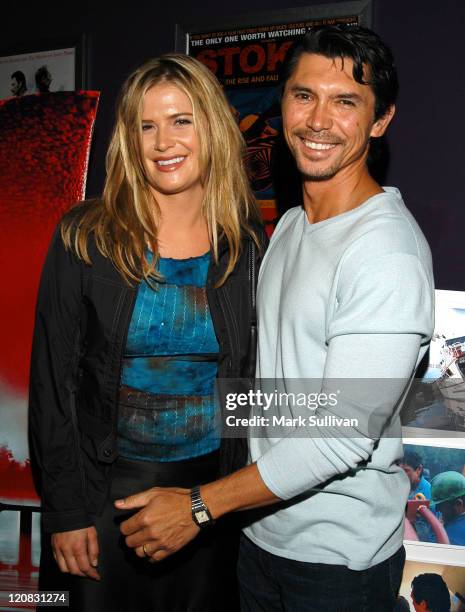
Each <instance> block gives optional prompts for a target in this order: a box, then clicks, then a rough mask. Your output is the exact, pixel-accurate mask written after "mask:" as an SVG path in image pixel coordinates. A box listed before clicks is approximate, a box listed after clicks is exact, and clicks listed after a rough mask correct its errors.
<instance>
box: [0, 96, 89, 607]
mask: <svg viewBox="0 0 465 612" xmlns="http://www.w3.org/2000/svg"><path fill="white" fill-rule="evenodd" d="M98 98H99V94H98V92H92V91H87V92H86V91H80V92H66V93H65V92H53V93H45V94H40V95H35V94H34V95H25V96H21V97H16V98H9V99H8V100H1V101H0V141H1V143H2V146H1V147H0V229H1V231H2V240H1V241H0V262H1V266H2V275H3V282H2V287H1V291H0V332H1V338H2V341H3V346H2V351H1V353H0V355H1V357H0V424H1V425H0V608H2V605H5V602H4V601H3V600H2V597H4V596H5V595H6V592H11V591H18V590H22V591H24V590H26V591H27V590H30V589H34V588H36V586H37V584H36V582H37V573H36V571H37V565H38V562H39V554H40V543H39V515H38V512H32V513H31V512H30V510H26V509H21V508H24V507H29V509H30V508H31V507H35V506H38V505H39V500H38V498H37V493H36V491H35V488H34V483H33V478H32V473H31V467H30V459H29V457H30V455H29V448H28V438H27V404H28V378H29V359H30V350H31V340H32V330H33V324H34V310H35V302H36V294H37V288H38V284H39V278H40V273H41V268H42V264H43V261H44V258H45V254H46V252H47V249H48V244H49V241H50V237H51V235H52V232H53V230H54V228H55V226H56V224H57V222H58V221H59V219H60V218H61V216H62V215H63V213H64V212H65V211H66V210H68V208H69V207H70V206H71V205H72V204H73V203H74V202H76V201H78V200H80V199H82V198H83V197H84V193H85V182H86V175H87V164H88V159H89V150H90V143H91V138H92V130H93V125H94V121H95V117H96V112H97V103H98ZM20 509H21V511H19V510H20ZM8 609H10V608H8Z"/></svg>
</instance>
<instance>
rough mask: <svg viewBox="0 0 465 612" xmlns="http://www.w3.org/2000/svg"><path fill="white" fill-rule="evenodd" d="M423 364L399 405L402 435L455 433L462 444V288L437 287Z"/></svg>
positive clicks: (464, 413) (464, 402)
mask: <svg viewBox="0 0 465 612" xmlns="http://www.w3.org/2000/svg"><path fill="white" fill-rule="evenodd" d="M422 366H423V367H422V368H421V370H420V371H419V373H420V375H421V378H420V379H418V380H416V381H415V385H414V386H413V387H412V390H411V392H410V394H409V397H408V398H407V400H406V402H405V404H404V407H403V409H402V413H401V420H402V425H403V426H404V435H406V436H411V437H413V436H415V435H418V436H422V437H423V436H428V435H431V436H433V437H435V436H438V435H441V437H444V436H446V437H451V436H452V437H457V436H458V437H461V438H462V440H463V441H464V444H465V292H463V291H442V290H436V309H435V329H434V333H433V337H432V339H431V344H430V348H429V352H428V355H427V358H426V361H425V363H424V364H422ZM415 430H416V431H415ZM438 430H440V431H441V434H439V433H438Z"/></svg>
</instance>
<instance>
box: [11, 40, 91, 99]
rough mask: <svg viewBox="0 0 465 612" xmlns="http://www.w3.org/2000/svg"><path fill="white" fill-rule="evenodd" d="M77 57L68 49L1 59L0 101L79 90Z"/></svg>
mask: <svg viewBox="0 0 465 612" xmlns="http://www.w3.org/2000/svg"><path fill="white" fill-rule="evenodd" d="M78 54H79V49H78V47H76V46H69V47H65V48H60V49H50V50H44V51H37V50H31V51H30V52H27V53H15V54H12V55H3V56H0V100H3V99H5V98H12V97H13V98H14V97H22V96H27V95H31V94H42V93H48V92H53V91H74V90H75V89H78V88H80V87H81V86H82V83H81V82H80V81H81V79H80V75H79V74H78V72H79V70H76V67H77V65H78V61H79V57H78Z"/></svg>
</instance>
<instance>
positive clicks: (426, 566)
mask: <svg viewBox="0 0 465 612" xmlns="http://www.w3.org/2000/svg"><path fill="white" fill-rule="evenodd" d="M425 597H426V600H425ZM414 602H415V604H416V605H415V604H414ZM422 602H424V604H426V605H427V606H428V608H423V607H422V608H420V607H419V605H420V604H421V603H422ZM434 603H435V604H436V606H437V607H429V606H433V604H434ZM401 604H403V605H401ZM438 604H439V605H438ZM464 604H465V567H460V566H456V565H454V564H453V563H447V564H442V563H418V562H416V561H407V562H406V564H405V567H404V573H403V575H402V582H401V586H400V591H399V601H398V604H397V607H396V608H395V610H396V612H400V611H401V610H405V611H407V610H411V612H414V611H415V610H419V609H428V610H433V609H434V610H451V612H460V611H461V610H463V609H464V608H463V606H464ZM439 606H441V607H439Z"/></svg>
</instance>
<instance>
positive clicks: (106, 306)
mask: <svg viewBox="0 0 465 612" xmlns="http://www.w3.org/2000/svg"><path fill="white" fill-rule="evenodd" d="M242 158H243V141H242V138H241V134H240V132H239V129H238V127H237V125H236V123H235V121H234V118H233V116H232V114H231V111H230V109H229V106H228V103H227V101H226V99H225V96H224V94H223V91H222V89H221V87H220V86H219V84H218V82H217V80H216V79H215V77H214V76H213V75H212V74H211V73H210V71H209V70H208V69H206V68H205V67H204V66H203V65H202V64H200V63H199V62H197V61H196V60H195V59H193V58H191V57H188V56H184V55H180V54H168V55H164V56H161V57H160V58H157V59H154V60H151V61H149V62H147V63H146V64H144V65H143V66H141V67H140V68H139V69H138V70H136V71H135V72H134V73H133V74H132V75H131V76H130V77H129V78H128V79H127V81H126V82H125V84H124V86H123V88H122V92H121V95H120V100H119V104H118V109H117V119H116V125H115V129H114V132H113V136H112V139H111V143H110V146H109V150H108V155H107V178H106V183H105V187H104V191H103V195H102V197H101V199H99V200H95V201H89V202H85V203H81V204H79V205H77V206H76V207H74V208H73V209H72V210H71V212H70V213H68V214H67V215H66V216H65V218H64V219H63V220H62V222H61V224H60V226H59V228H58V229H57V231H56V233H55V236H54V238H53V240H52V244H51V247H50V250H49V253H48V256H47V260H46V263H45V266H44V271H43V276H42V281H41V286H40V291H39V297H38V305H37V319H36V326H35V336H34V344H33V354H32V363H31V385H30V389H31V399H30V430H31V439H32V443H33V449H34V456H35V462H36V466H37V468H38V471H39V473H40V476H41V497H42V504H43V529H44V532H45V533H46V534H51V539H50V541H51V551H52V552H53V556H54V558H55V561H56V563H57V565H58V567H59V569H60V570H61V572H64V573H66V574H70V575H72V576H71V578H70V597H71V602H70V603H71V609H74V610H85V611H86V612H87V611H89V610H98V611H99V612H101V611H105V610H112V611H115V610H122V611H123V610H124V612H130V611H131V610H137V611H138V612H140V611H143V610H158V611H171V610H173V611H175V610H176V611H183V612H184V611H186V610H191V611H197V610H198V611H202V612H207V611H208V610H219V609H222V610H226V609H228V606H230V609H234V608H235V600H234V584H233V581H234V578H233V571H234V569H233V562H234V559H233V557H234V549H235V542H234V539H235V538H234V529H232V528H231V527H230V526H228V525H223V526H222V525H215V526H212V527H210V528H208V529H205V530H203V533H202V534H201V536H200V537H199V538H197V539H196V541H195V542H193V543H192V545H190V546H188V547H186V548H185V549H184V550H183V551H181V552H179V553H178V554H176V555H174V556H173V557H172V558H170V559H168V560H167V561H166V562H162V563H159V564H156V563H155V564H154V563H149V556H147V558H145V559H141V558H139V557H138V556H137V555H136V554H135V553H134V551H133V550H132V549H130V548H129V547H127V546H126V544H125V542H124V538H123V537H122V536H121V533H120V530H119V523H120V522H121V521H122V520H124V519H125V518H127V517H128V514H127V513H124V512H121V511H118V510H116V509H115V508H114V504H113V502H114V500H116V499H118V498H122V497H126V496H127V495H130V494H132V493H136V492H138V491H142V490H145V489H147V488H150V487H153V486H179V487H189V488H191V487H194V486H195V485H199V484H202V483H205V482H209V481H211V480H212V479H214V478H215V477H216V476H218V475H219V474H221V473H225V472H227V471H228V470H231V469H233V468H234V467H237V459H238V457H239V454H240V453H239V450H240V449H239V448H238V447H237V446H236V445H235V443H233V441H227V440H223V441H222V442H221V439H220V434H219V429H218V424H219V419H218V414H217V411H218V408H217V407H216V406H215V403H214V401H213V387H214V381H215V378H216V377H217V376H218V377H239V376H241V375H242V374H243V373H244V370H245V369H246V368H247V366H248V364H249V359H250V357H251V355H250V352H251V337H250V336H251V323H252V304H251V301H252V300H251V283H250V268H251V267H252V268H253V267H257V266H258V264H259V261H260V256H261V254H262V253H263V246H264V243H265V240H266V239H265V237H264V233H263V230H262V228H261V224H260V221H259V215H258V212H257V208H256V204H255V202H254V199H253V197H252V195H251V192H250V188H249V185H248V182H247V178H246V175H245V172H244V167H243V162H242ZM252 243H253V244H254V245H255V246H254V248H253V249H251V248H250V245H251V244H252ZM251 253H255V255H254V261H251V259H250V257H251V255H250V254H251ZM220 443H221V444H220ZM193 500H194V498H193ZM194 501H195V500H194ZM194 501H193V503H194ZM196 516H197V515H196ZM198 516H200V515H198ZM194 518H195V516H194V515H193V520H194ZM207 522H208V521H207ZM43 556H44V558H43V562H42V583H41V586H42V588H46V587H47V588H53V586H54V585H52V584H50V580H48V581H47V579H46V578H45V576H47V575H48V574H49V573H50V564H47V559H46V557H47V546H44V555H43ZM78 577H79V578H78ZM220 595H222V596H223V598H222V602H221V603H218V601H219V600H218V597H219V596H220Z"/></svg>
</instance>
